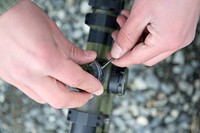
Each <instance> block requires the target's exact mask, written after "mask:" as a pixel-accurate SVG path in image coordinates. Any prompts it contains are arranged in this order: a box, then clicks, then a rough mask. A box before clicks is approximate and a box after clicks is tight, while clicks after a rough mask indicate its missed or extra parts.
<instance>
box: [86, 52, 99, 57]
mask: <svg viewBox="0 0 200 133" xmlns="http://www.w3.org/2000/svg"><path fill="white" fill-rule="evenodd" d="M84 54H85V55H86V56H88V57H96V55H97V54H96V53H95V52H94V51H84Z"/></svg>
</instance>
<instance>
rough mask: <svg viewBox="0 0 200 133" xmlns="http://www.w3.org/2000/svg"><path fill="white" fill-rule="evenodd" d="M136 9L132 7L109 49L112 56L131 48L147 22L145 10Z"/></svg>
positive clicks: (119, 55)
mask: <svg viewBox="0 0 200 133" xmlns="http://www.w3.org/2000/svg"><path fill="white" fill-rule="evenodd" d="M137 10H138V9H137ZM137 10H136V9H135V8H132V11H131V14H130V15H129V17H128V19H127V20H126V22H125V23H124V25H123V26H122V27H121V29H120V31H119V33H118V35H117V37H116V39H115V43H114V45H113V48H112V50H111V55H112V57H114V58H120V57H122V56H123V55H124V54H125V53H126V52H127V51H129V50H130V49H132V48H133V47H134V46H135V44H136V43H137V41H138V40H139V38H140V36H141V35H142V33H143V31H144V29H145V27H146V26H147V24H148V23H149V20H150V19H149V17H147V16H148V15H146V11H143V12H142V11H141V10H140V11H137Z"/></svg>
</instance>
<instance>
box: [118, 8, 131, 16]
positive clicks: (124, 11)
mask: <svg viewBox="0 0 200 133" xmlns="http://www.w3.org/2000/svg"><path fill="white" fill-rule="evenodd" d="M120 14H122V15H124V16H126V18H128V17H129V15H130V10H128V9H124V10H122V11H121V13H120Z"/></svg>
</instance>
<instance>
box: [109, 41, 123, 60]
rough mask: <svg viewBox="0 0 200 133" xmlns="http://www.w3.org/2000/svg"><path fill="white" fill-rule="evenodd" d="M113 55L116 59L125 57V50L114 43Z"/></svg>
mask: <svg viewBox="0 0 200 133" xmlns="http://www.w3.org/2000/svg"><path fill="white" fill-rule="evenodd" d="M111 55H112V57H114V58H120V57H121V56H122V55H123V50H122V48H120V46H119V45H118V44H117V43H114V45H113V48H112V51H111Z"/></svg>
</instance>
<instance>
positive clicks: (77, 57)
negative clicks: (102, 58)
mask: <svg viewBox="0 0 200 133" xmlns="http://www.w3.org/2000/svg"><path fill="white" fill-rule="evenodd" d="M96 57H97V54H96V52H94V51H91V50H82V49H80V48H78V47H77V46H75V45H73V44H71V46H70V48H69V54H68V58H70V59H71V60H73V61H74V62H76V63H77V64H86V63H89V62H92V61H94V60H95V59H96Z"/></svg>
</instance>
